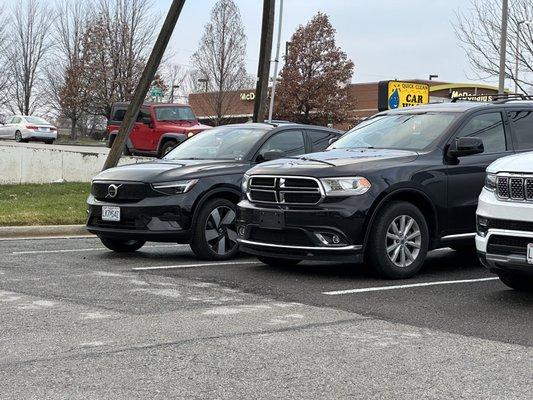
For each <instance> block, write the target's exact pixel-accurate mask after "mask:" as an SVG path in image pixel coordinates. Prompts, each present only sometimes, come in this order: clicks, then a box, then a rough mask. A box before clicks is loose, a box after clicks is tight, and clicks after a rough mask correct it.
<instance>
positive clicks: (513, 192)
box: [496, 176, 533, 201]
mask: <svg viewBox="0 0 533 400" xmlns="http://www.w3.org/2000/svg"><path fill="white" fill-rule="evenodd" d="M496 193H497V195H498V197H499V198H500V199H503V200H515V201H524V200H526V201H533V177H523V176H498V178H497V180H496Z"/></svg>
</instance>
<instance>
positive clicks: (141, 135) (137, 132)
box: [130, 107, 154, 151]
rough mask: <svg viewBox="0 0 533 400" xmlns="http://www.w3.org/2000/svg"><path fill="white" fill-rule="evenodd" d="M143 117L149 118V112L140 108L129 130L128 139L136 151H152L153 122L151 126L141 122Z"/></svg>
mask: <svg viewBox="0 0 533 400" xmlns="http://www.w3.org/2000/svg"><path fill="white" fill-rule="evenodd" d="M145 117H150V111H149V110H148V108H146V107H142V108H141V110H140V111H139V114H138V116H137V120H136V121H135V124H134V125H133V129H132V130H131V133H130V139H131V142H132V143H133V146H134V147H135V149H136V150H141V151H150V150H153V143H152V142H153V140H154V138H153V136H154V134H153V133H154V128H153V122H152V123H151V124H145V123H144V122H143V118H145Z"/></svg>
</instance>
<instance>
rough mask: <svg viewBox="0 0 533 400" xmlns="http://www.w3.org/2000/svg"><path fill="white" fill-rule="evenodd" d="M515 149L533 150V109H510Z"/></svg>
mask: <svg viewBox="0 0 533 400" xmlns="http://www.w3.org/2000/svg"><path fill="white" fill-rule="evenodd" d="M509 119H510V120H511V121H512V124H513V133H514V137H515V144H516V145H515V147H516V149H517V150H533V111H531V110H523V111H510V112H509Z"/></svg>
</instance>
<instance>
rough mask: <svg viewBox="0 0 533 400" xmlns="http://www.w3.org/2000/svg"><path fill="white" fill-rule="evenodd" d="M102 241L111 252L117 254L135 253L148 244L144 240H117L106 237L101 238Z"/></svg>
mask: <svg viewBox="0 0 533 400" xmlns="http://www.w3.org/2000/svg"><path fill="white" fill-rule="evenodd" d="M100 241H101V242H102V244H103V245H104V246H105V247H107V248H108V249H109V250H113V251H116V252H117V253H133V252H135V251H137V250H139V249H140V248H141V247H143V246H144V244H145V243H146V242H145V241H142V240H117V239H110V238H104V237H101V238H100Z"/></svg>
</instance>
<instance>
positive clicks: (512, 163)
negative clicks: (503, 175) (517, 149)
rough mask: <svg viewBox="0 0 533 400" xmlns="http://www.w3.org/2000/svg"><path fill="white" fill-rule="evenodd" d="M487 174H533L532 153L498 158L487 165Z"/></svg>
mask: <svg viewBox="0 0 533 400" xmlns="http://www.w3.org/2000/svg"><path fill="white" fill-rule="evenodd" d="M487 172H490V173H493V174H495V173H498V172H517V173H524V174H532V173H533V152H527V153H521V154H515V155H512V156H507V157H503V158H499V159H497V160H496V161H494V162H493V163H492V164H490V165H489V167H488V168H487Z"/></svg>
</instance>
